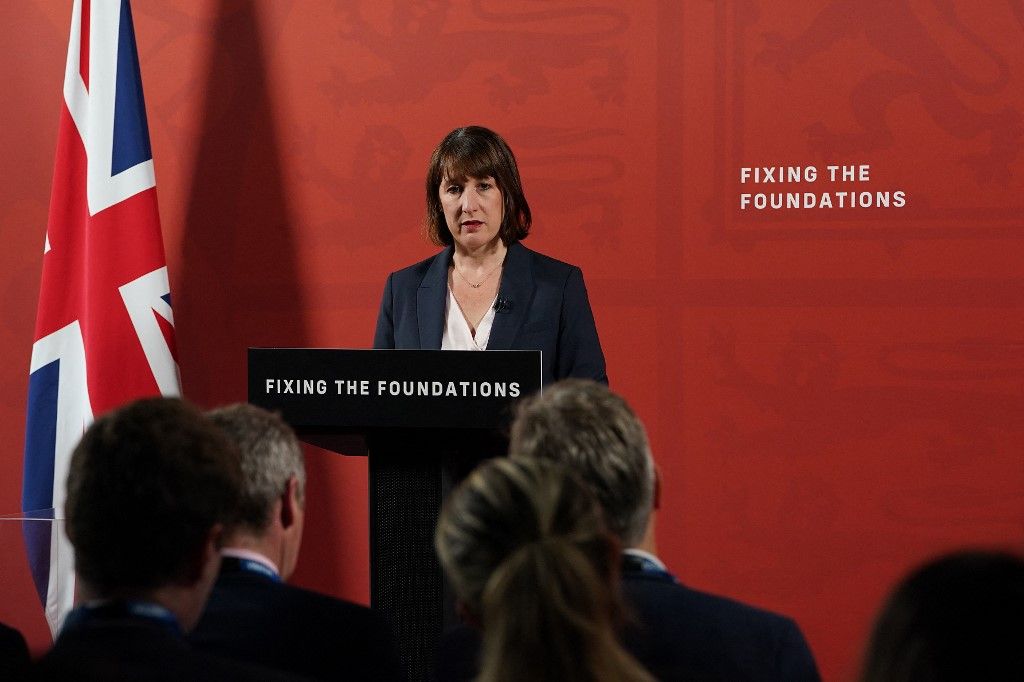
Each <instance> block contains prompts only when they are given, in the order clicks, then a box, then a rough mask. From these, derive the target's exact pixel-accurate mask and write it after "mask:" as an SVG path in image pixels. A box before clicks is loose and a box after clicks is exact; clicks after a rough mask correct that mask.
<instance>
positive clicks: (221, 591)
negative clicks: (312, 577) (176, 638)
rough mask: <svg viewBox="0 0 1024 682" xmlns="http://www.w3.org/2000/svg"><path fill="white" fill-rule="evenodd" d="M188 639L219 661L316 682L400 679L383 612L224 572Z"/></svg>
mask: <svg viewBox="0 0 1024 682" xmlns="http://www.w3.org/2000/svg"><path fill="white" fill-rule="evenodd" d="M191 640H192V642H193V643H194V644H195V645H196V646H198V647H199V648H201V649H203V650H206V651H209V652H212V653H216V654H218V655H222V656H227V657H230V658H234V659H238V660H245V661H255V662H257V663H259V664H260V665H264V666H267V667H271V668H275V669H278V670H286V671H289V672H292V673H297V674H300V675H304V676H308V677H312V678H316V679H334V678H337V677H338V676H339V675H340V674H342V673H343V674H344V677H345V679H351V680H378V679H379V680H389V679H397V676H398V675H399V667H398V655H397V648H396V646H395V644H394V637H393V635H392V632H391V629H390V627H389V626H388V624H387V622H386V621H385V620H384V618H383V617H382V616H380V615H379V614H378V613H376V612H374V611H372V610H370V609H368V608H366V607H365V606H361V605H359V604H354V603H351V602H347V601H344V600H341V599H336V598H334V597H331V596H328V595H324V594H320V593H318V592H313V591H311V590H306V589H303V588H301V587H296V586H294V585H288V584H286V583H279V582H274V581H272V580H269V579H267V578H264V577H262V576H258V575H252V574H248V573H243V572H224V571H222V573H221V575H220V576H219V577H218V579H217V583H216V585H215V586H214V589H213V592H212V593H211V595H210V600H209V602H208V603H207V606H206V611H205V612H204V613H203V617H202V619H201V620H200V622H199V625H198V626H197V627H196V629H195V630H194V631H193V632H192V634H191Z"/></svg>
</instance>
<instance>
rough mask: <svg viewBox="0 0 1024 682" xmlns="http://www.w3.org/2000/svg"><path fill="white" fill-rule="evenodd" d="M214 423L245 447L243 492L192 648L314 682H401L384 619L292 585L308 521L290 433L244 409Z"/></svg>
mask: <svg viewBox="0 0 1024 682" xmlns="http://www.w3.org/2000/svg"><path fill="white" fill-rule="evenodd" d="M207 416H208V418H209V420H210V421H211V422H212V423H213V424H215V425H216V426H217V427H219V428H220V430H221V431H222V432H223V433H225V434H226V435H227V436H228V438H229V440H231V441H233V442H234V443H235V444H236V445H237V446H238V449H239V453H240V457H241V469H242V494H241V500H240V503H239V505H238V506H237V508H236V511H235V514H234V517H233V523H232V524H231V526H230V527H229V529H228V532H227V537H226V541H225V546H224V549H223V550H222V554H223V557H224V559H223V563H222V566H221V571H220V575H219V576H218V578H217V583H216V585H215V587H214V590H213V594H212V595H211V597H210V602H209V604H208V605H207V608H206V612H205V614H204V615H203V618H202V620H201V621H200V623H199V626H198V627H197V628H196V630H195V632H194V633H193V635H192V639H193V642H194V643H195V644H196V645H198V646H200V647H202V648H204V649H207V650H209V651H212V652H216V653H218V654H221V655H225V656H230V657H233V658H238V659H241V660H246V661H256V662H259V663H261V664H262V665H266V666H268V667H273V668H276V669H279V670H283V671H287V672H291V673H297V674H300V675H302V676H305V677H308V678H313V679H336V678H337V677H339V676H344V677H345V679H352V680H393V679H399V678H400V676H401V674H400V672H399V668H398V658H397V653H396V649H395V645H394V640H393V636H392V634H391V630H390V628H389V627H388V625H387V624H386V623H385V621H384V620H383V619H382V618H381V617H380V616H379V615H378V614H376V613H374V612H373V611H371V610H370V609H367V608H365V607H363V606H359V605H357V604H352V603H349V602H345V601H342V600H339V599H335V598H333V597H328V596H326V595H322V594H317V593H315V592H311V591H309V590H304V589H302V588H299V587H295V586H292V585H288V584H287V583H286V582H285V581H287V580H288V578H290V577H291V575H292V572H293V571H294V570H295V565H296V562H297V561H298V557H299V547H300V544H301V541H302V528H303V524H304V521H305V514H306V498H305V487H306V469H305V465H304V462H303V454H302V449H301V448H300V446H299V443H298V441H297V440H296V438H295V434H294V432H293V431H292V429H291V428H290V427H289V426H288V425H287V424H285V423H284V421H283V420H282V419H281V418H280V417H279V416H277V415H276V414H273V413H270V412H267V411H266V410H263V409H261V408H258V407H255V406H252V405H247V404H236V405H230V406H227V407H223V408H220V409H217V410H213V411H212V412H209V413H208V415H207Z"/></svg>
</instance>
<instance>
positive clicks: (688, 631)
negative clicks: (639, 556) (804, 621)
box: [622, 555, 821, 682]
mask: <svg viewBox="0 0 1024 682" xmlns="http://www.w3.org/2000/svg"><path fill="white" fill-rule="evenodd" d="M622 593H623V597H624V600H625V602H626V604H627V606H628V607H629V609H630V610H631V612H632V614H631V615H632V617H633V619H632V622H631V623H630V625H629V627H627V628H626V631H625V635H624V640H625V641H624V644H625V645H626V648H627V649H628V650H629V651H630V652H631V653H632V654H633V655H634V656H636V657H637V659H638V660H639V661H641V662H642V663H643V664H644V665H645V666H646V667H647V669H648V670H650V671H651V672H652V673H654V675H655V676H656V677H657V678H658V679H660V680H702V681H704V682H712V681H714V682H743V681H744V680H747V681H749V682H819V681H820V679H821V677H820V675H819V674H818V668H817V666H816V665H815V663H814V656H813V655H812V654H811V650H810V648H809V647H808V646H807V641H806V640H805V639H804V636H803V634H802V633H801V632H800V628H799V626H797V624H796V623H795V622H794V621H793V620H792V619H790V618H787V617H785V616H781V615H779V614H776V613H772V612H770V611H765V610H763V609H758V608H755V607H753V606H748V605H747V604H743V603H740V602H738V601H734V600H732V599H727V598H725V597H719V596H716V595H713V594H708V593H706V592H700V591H698V590H694V589H691V588H689V587H687V586H685V585H682V584H680V583H679V582H677V581H676V579H675V578H674V577H673V576H672V575H671V574H669V573H667V572H664V571H651V570H646V571H645V570H643V569H641V568H640V567H639V566H638V565H637V562H635V561H634V560H632V558H631V557H629V555H624V557H623V565H622Z"/></svg>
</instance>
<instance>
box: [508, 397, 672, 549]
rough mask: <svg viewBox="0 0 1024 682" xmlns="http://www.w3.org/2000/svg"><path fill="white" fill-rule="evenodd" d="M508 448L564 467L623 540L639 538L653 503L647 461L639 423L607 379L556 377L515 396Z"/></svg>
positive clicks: (518, 455)
mask: <svg viewBox="0 0 1024 682" xmlns="http://www.w3.org/2000/svg"><path fill="white" fill-rule="evenodd" d="M509 455H510V456H511V457H513V458H515V459H524V458H526V459H548V460H554V461H556V462H561V463H563V464H565V465H566V466H568V467H569V468H570V469H572V470H573V471H574V472H575V473H576V474H577V475H579V476H580V477H581V478H582V479H583V480H584V481H585V482H586V483H587V485H589V486H590V487H591V489H592V490H593V491H594V493H595V494H596V495H597V498H598V501H599V502H600V503H601V506H602V507H603V508H604V511H605V514H606V515H607V518H608V523H609V525H610V526H611V530H612V532H614V533H615V534H616V535H617V536H619V538H620V539H621V540H622V542H623V543H624V544H625V545H626V546H627V547H635V546H638V545H639V544H640V542H641V540H642V539H643V537H644V533H645V531H646V529H647V524H648V521H649V520H650V517H651V511H652V509H653V506H654V499H655V485H656V482H655V471H654V462H653V460H652V458H651V451H650V447H649V446H648V444H647V433H646V431H644V427H643V424H641V423H640V420H639V419H637V416H636V415H635V414H634V413H633V410H631V409H630V407H629V405H627V404H626V401H625V400H623V399H622V398H620V397H619V396H617V395H615V394H614V393H612V392H611V391H610V390H609V389H608V387H607V386H605V385H603V384H599V383H597V382H594V381H588V380H584V379H563V380H562V381H559V382H557V383H555V384H552V385H551V386H548V387H547V388H545V389H544V392H543V394H541V395H536V396H533V397H530V398H527V399H525V400H524V401H522V402H521V403H520V405H519V408H518V410H517V412H516V418H515V421H514V423H513V424H512V430H511V441H510V444H509Z"/></svg>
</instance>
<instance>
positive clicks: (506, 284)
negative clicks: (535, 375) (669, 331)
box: [373, 242, 608, 385]
mask: <svg viewBox="0 0 1024 682" xmlns="http://www.w3.org/2000/svg"><path fill="white" fill-rule="evenodd" d="M452 252H453V247H451V246H449V247H448V248H447V249H445V250H444V251H442V252H441V253H439V254H437V255H435V256H433V257H431V258H428V259H427V260H424V261H421V262H419V263H416V264H415V265H412V266H410V267H408V268H405V269H404V270H399V271H398V272H393V273H391V275H390V276H389V277H388V281H387V284H385V285H384V297H383V299H382V300H381V304H380V315H379V316H378V317H377V331H376V334H374V337H373V347H374V348H406V349H422V350H431V349H433V350H440V348H441V336H442V334H443V333H444V309H445V303H446V302H447V297H448V267H449V265H450V263H451V262H452ZM487 349H488V350H539V351H542V353H543V358H542V362H543V373H542V380H543V383H544V384H545V385H547V384H549V383H551V382H553V381H556V380H558V379H563V378H565V377H579V378H584V379H593V380H595V381H600V382H602V383H605V384H607V383H608V376H607V374H606V373H605V366H604V353H602V352H601V342H600V341H599V340H598V338H597V327H596V325H595V324H594V314H593V312H591V310H590V300H589V299H588V298H587V288H586V285H585V284H584V283H583V272H582V271H581V270H580V269H579V268H578V267H576V266H575V265H569V264H568V263H563V262H561V261H558V260H555V259H554V258H549V257H547V256H543V255H541V254H539V253H537V252H535V251H531V250H530V249H528V248H526V247H525V246H523V245H522V244H520V243H518V242H516V243H514V244H512V245H511V246H509V247H508V253H507V254H506V256H505V268H504V272H503V273H502V276H501V284H500V285H499V288H498V299H497V304H496V305H495V315H494V323H493V325H492V326H491V337H490V339H489V340H488V342H487Z"/></svg>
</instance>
